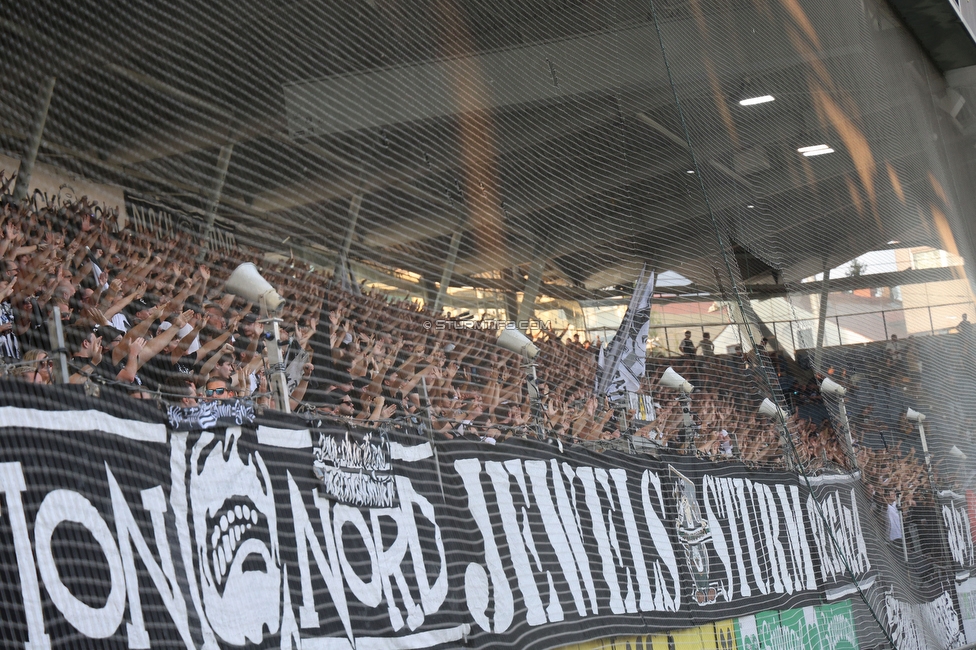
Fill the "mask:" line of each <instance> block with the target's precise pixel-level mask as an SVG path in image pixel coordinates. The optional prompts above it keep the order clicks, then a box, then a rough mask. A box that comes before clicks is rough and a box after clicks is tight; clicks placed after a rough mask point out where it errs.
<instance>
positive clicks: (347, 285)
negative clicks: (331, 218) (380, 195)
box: [335, 194, 363, 291]
mask: <svg viewBox="0 0 976 650" xmlns="http://www.w3.org/2000/svg"><path fill="white" fill-rule="evenodd" d="M362 204H363V195H362V194H353V195H352V199H350V200H349V220H348V222H347V223H346V234H345V236H344V237H343V238H342V248H340V249H339V260H338V261H337V262H336V267H335V277H336V278H337V279H338V280H339V282H341V283H342V288H343V289H345V290H347V291H352V290H354V287H356V280H355V278H353V277H352V270H351V269H350V268H349V250H350V249H351V248H352V239H353V237H355V235H356V225H357V224H358V223H359V208H360V207H361V206H362Z"/></svg>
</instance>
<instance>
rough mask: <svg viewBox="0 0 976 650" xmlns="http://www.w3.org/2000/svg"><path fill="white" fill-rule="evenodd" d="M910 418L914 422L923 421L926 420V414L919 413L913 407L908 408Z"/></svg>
mask: <svg viewBox="0 0 976 650" xmlns="http://www.w3.org/2000/svg"><path fill="white" fill-rule="evenodd" d="M908 419H909V420H911V421H912V422H922V421H923V420H925V414H924V413H919V412H918V411H916V410H915V409H913V408H910V409H908Z"/></svg>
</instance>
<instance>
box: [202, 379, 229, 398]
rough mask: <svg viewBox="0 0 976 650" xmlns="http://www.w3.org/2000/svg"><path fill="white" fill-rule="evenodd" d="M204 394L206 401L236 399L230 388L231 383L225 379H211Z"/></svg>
mask: <svg viewBox="0 0 976 650" xmlns="http://www.w3.org/2000/svg"><path fill="white" fill-rule="evenodd" d="M203 394H204V396H205V397H204V399H206V400H220V399H234V396H235V394H234V391H233V390H232V389H231V387H230V383H229V382H227V381H225V380H223V379H211V380H210V381H208V382H207V387H206V388H205V389H204V391H203Z"/></svg>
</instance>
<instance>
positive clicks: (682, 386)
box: [658, 366, 695, 393]
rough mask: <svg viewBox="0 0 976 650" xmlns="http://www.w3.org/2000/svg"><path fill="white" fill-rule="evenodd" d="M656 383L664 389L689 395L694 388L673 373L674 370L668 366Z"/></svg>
mask: <svg viewBox="0 0 976 650" xmlns="http://www.w3.org/2000/svg"><path fill="white" fill-rule="evenodd" d="M658 383H659V384H660V385H661V386H664V387H665V388H676V389H678V390H680V391H682V392H684V393H690V392H691V391H693V390H695V387H694V386H692V385H691V383H690V382H688V381H686V380H685V378H684V377H682V376H681V375H679V374H678V373H677V372H675V369H674V368H671V367H670V366H669V367H668V369H667V370H665V371H664V374H663V375H661V379H660V381H659V382H658Z"/></svg>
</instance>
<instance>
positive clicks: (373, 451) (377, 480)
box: [312, 430, 397, 508]
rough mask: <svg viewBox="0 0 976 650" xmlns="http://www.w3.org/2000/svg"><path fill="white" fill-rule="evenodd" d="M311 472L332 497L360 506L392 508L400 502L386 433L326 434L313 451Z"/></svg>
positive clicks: (320, 437)
mask: <svg viewBox="0 0 976 650" xmlns="http://www.w3.org/2000/svg"><path fill="white" fill-rule="evenodd" d="M313 454H314V460H313V462H312V472H313V473H314V474H315V477H316V478H318V479H319V480H320V481H322V483H323V484H324V492H325V494H326V495H328V496H329V498H331V499H333V500H335V501H338V502H339V503H345V504H347V505H353V506H357V507H370V508H392V507H393V506H395V505H396V503H397V491H396V482H395V481H394V477H393V466H392V464H391V462H390V442H389V440H388V439H387V437H386V434H384V433H383V432H366V433H365V434H360V435H355V434H354V433H352V432H350V431H348V430H347V431H346V432H345V435H344V436H340V435H331V434H330V433H328V432H323V433H322V434H321V435H320V436H319V442H318V445H317V446H316V447H315V450H314V452H313Z"/></svg>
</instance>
